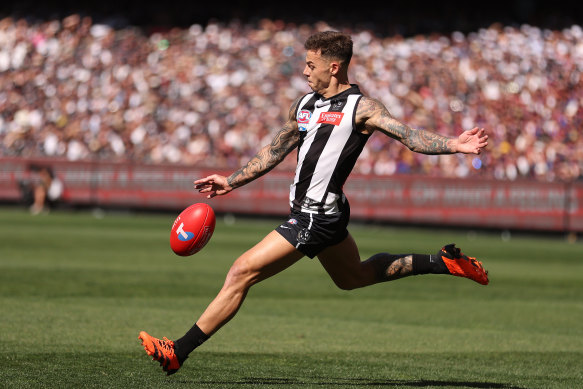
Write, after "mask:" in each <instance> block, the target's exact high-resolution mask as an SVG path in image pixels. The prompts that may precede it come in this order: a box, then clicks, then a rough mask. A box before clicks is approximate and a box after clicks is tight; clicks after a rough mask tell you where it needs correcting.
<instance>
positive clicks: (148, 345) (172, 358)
mask: <svg viewBox="0 0 583 389" xmlns="http://www.w3.org/2000/svg"><path fill="white" fill-rule="evenodd" d="M138 339H141V341H142V346H144V349H145V350H146V353H148V355H149V356H151V357H152V360H153V361H158V362H160V366H162V369H163V370H164V371H165V372H166V373H167V375H171V374H174V373H176V372H177V371H178V369H180V362H179V361H178V357H177V356H176V354H175V353H174V342H173V341H171V340H169V339H168V338H166V337H164V338H163V339H158V338H154V337H153V336H150V335H148V333H146V331H140V336H139V337H138Z"/></svg>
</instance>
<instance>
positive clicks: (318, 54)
mask: <svg viewBox="0 0 583 389" xmlns="http://www.w3.org/2000/svg"><path fill="white" fill-rule="evenodd" d="M304 48H305V49H306V67H305V68H304V76H306V78H307V79H308V85H309V86H310V88H312V90H313V91H315V92H322V91H323V90H325V89H326V88H327V87H328V86H329V84H330V81H331V79H332V78H333V77H335V78H336V79H339V80H340V81H347V79H348V64H349V63H350V59H351V58H352V38H350V36H349V35H347V34H343V33H341V32H337V31H324V32H318V33H316V34H314V35H311V36H310V37H309V38H308V39H307V40H306V43H305V44H304Z"/></svg>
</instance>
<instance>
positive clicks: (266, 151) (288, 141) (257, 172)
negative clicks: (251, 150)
mask: <svg viewBox="0 0 583 389" xmlns="http://www.w3.org/2000/svg"><path fill="white" fill-rule="evenodd" d="M299 102H300V99H297V100H296V101H294V103H293V104H292V106H291V107H290V110H289V115H288V120H287V122H286V123H285V124H284V126H283V128H282V129H281V130H279V132H278V133H277V134H276V135H275V137H274V138H273V141H272V142H271V143H270V144H268V145H266V146H264V147H262V148H261V150H259V151H258V152H257V154H255V156H254V157H253V158H251V160H249V162H247V164H246V165H245V166H243V167H241V168H240V169H239V170H237V171H236V172H234V173H233V174H231V175H230V176H229V177H225V176H221V175H218V174H213V175H210V176H208V177H205V178H201V179H200V180H196V181H194V188H195V189H198V190H199V192H200V193H209V194H208V196H207V197H208V198H212V197H215V196H219V195H224V194H227V193H229V192H230V191H232V190H233V189H236V188H238V187H240V186H243V185H245V184H248V183H250V182H251V181H253V180H255V179H256V178H259V177H261V176H262V175H264V174H266V173H267V172H269V171H270V170H272V169H273V168H274V167H276V166H277V165H278V164H279V163H280V162H281V161H283V160H284V158H285V157H286V156H287V155H288V154H289V153H290V152H291V151H292V150H293V149H295V148H296V147H297V145H298V143H299V140H300V135H299V131H298V122H297V120H296V117H295V112H296V108H297V106H298V104H299Z"/></svg>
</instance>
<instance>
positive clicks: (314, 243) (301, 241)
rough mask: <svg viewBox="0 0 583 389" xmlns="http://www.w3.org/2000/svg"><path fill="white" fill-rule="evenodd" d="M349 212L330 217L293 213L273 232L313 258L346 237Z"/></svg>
mask: <svg viewBox="0 0 583 389" xmlns="http://www.w3.org/2000/svg"><path fill="white" fill-rule="evenodd" d="M349 219H350V210H348V209H347V210H346V211H345V212H338V213H334V214H331V215H323V214H313V213H303V212H299V211H293V210H292V212H291V214H290V215H289V219H288V221H287V222H285V223H282V224H281V225H280V226H279V227H277V228H276V229H275V231H277V232H279V234H280V235H281V236H283V237H284V238H285V239H286V240H287V241H288V242H290V243H291V244H292V245H293V246H295V248H297V249H298V250H299V251H301V252H302V253H304V254H305V255H307V256H308V257H310V258H314V257H315V256H316V255H318V254H319V253H320V252H321V251H322V250H324V249H325V248H326V247H329V246H333V245H335V244H338V243H340V242H342V241H343V240H344V238H346V237H347V236H348V230H347V229H346V227H347V226H348V220H349Z"/></svg>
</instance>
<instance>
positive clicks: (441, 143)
mask: <svg viewBox="0 0 583 389" xmlns="http://www.w3.org/2000/svg"><path fill="white" fill-rule="evenodd" d="M356 123H357V126H358V127H359V128H360V129H361V131H363V132H365V133H373V132H374V131H380V132H382V133H383V134H385V135H387V136H390V137H391V138H393V139H396V140H398V141H399V142H401V143H403V144H404V145H405V146H407V147H408V148H409V149H410V150H412V151H415V152H418V153H423V154H453V153H465V154H480V152H481V151H482V149H483V148H484V147H486V146H487V145H488V142H487V140H488V135H486V134H485V131H484V129H483V128H477V127H476V128H473V129H471V130H468V131H464V132H463V133H462V134H460V136H458V137H457V138H450V137H447V136H444V135H440V134H437V133H435V132H432V131H428V130H422V129H414V128H411V127H409V126H408V125H406V124H403V123H401V122H400V121H398V120H397V119H395V118H394V117H392V116H391V114H390V113H389V111H388V110H387V108H386V107H385V106H384V105H383V104H382V103H381V102H380V101H378V100H376V99H371V98H369V97H363V98H361V99H360V101H359V104H358V107H357V110H356Z"/></svg>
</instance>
